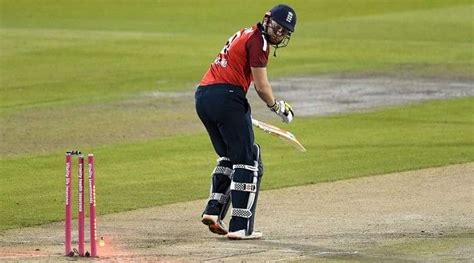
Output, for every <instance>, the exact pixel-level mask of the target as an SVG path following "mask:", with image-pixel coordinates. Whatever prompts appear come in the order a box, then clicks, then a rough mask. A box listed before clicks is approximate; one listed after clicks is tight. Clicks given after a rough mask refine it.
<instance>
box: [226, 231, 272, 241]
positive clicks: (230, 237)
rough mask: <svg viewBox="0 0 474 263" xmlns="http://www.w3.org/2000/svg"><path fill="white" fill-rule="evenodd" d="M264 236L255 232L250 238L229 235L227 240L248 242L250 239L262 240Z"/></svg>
mask: <svg viewBox="0 0 474 263" xmlns="http://www.w3.org/2000/svg"><path fill="white" fill-rule="evenodd" d="M262 236H263V234H262V232H253V233H252V234H251V235H249V236H240V235H236V236H234V235H232V234H230V235H229V234H228V235H227V238H228V239H230V240H248V239H260V238H261V237H262Z"/></svg>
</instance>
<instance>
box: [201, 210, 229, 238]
mask: <svg viewBox="0 0 474 263" xmlns="http://www.w3.org/2000/svg"><path fill="white" fill-rule="evenodd" d="M201 222H202V223H203V224H205V225H206V226H208V227H209V230H210V231H211V232H212V233H215V234H218V235H225V234H227V232H228V231H227V229H226V227H225V225H224V222H223V221H222V220H220V219H219V217H218V216H214V215H206V214H203V215H202V219H201Z"/></svg>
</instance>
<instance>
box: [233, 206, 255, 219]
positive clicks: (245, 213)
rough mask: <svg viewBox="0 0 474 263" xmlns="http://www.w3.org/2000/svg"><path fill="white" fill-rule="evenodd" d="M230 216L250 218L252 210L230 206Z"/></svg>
mask: <svg viewBox="0 0 474 263" xmlns="http://www.w3.org/2000/svg"><path fill="white" fill-rule="evenodd" d="M232 216H238V217H243V218H251V217H252V211H250V209H242V208H232Z"/></svg>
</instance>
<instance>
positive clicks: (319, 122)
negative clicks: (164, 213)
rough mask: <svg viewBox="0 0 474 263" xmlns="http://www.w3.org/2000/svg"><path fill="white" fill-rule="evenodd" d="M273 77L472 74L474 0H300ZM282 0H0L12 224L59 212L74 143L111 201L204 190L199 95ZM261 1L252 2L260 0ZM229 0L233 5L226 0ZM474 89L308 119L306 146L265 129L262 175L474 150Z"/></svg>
mask: <svg viewBox="0 0 474 263" xmlns="http://www.w3.org/2000/svg"><path fill="white" fill-rule="evenodd" d="M288 3H289V4H291V5H292V6H293V7H294V8H295V9H296V10H297V14H298V25H297V28H296V30H297V31H296V33H295V34H294V36H293V38H292V40H291V43H290V46H289V47H288V48H285V49H282V50H279V51H278V58H276V59H275V58H273V57H272V58H271V62H270V64H269V76H270V77H271V78H272V79H275V78H278V77H282V76H295V75H315V74H325V73H330V74H331V73H334V74H338V73H341V72H350V73H355V74H357V73H361V72H362V73H367V72H370V73H374V72H375V73H377V74H397V73H398V72H399V71H402V73H403V71H409V73H410V74H412V75H414V76H419V75H423V76H424V75H427V76H440V77H447V78H450V77H453V76H454V77H462V78H469V79H472V78H473V77H472V72H473V70H474V67H473V65H474V54H473V49H474V46H473V39H474V32H473V30H472V26H473V17H472V12H473V1H472V0H470V1H467V0H456V1H453V0H452V1H444V0H429V1H428V0H399V1H388V0H352V1H345V0H320V1H288ZM274 4H275V2H274V1H269V0H265V1H250V0H241V1H211V0H203V1H199V4H197V2H196V1H191V0H183V1H145V0H142V1H113V2H112V1H107V0H102V1H99V0H97V1H92V0H89V1H87V0H86V1H78V0H71V1H66V0H62V1H49V0H48V1H33V0H29V1H28V0H14V1H13V0H0V123H1V125H0V136H1V141H0V155H1V159H0V186H1V191H0V210H1V211H2V217H0V230H4V229H9V228H15V227H22V226H30V225H37V224H42V223H47V222H51V221H58V220H61V218H62V217H63V216H62V213H63V208H62V207H63V199H64V191H63V190H64V185H63V184H64V178H63V176H64V175H63V172H62V171H63V170H64V164H63V160H62V158H63V157H62V156H63V152H64V150H65V149H69V148H76V147H78V148H81V150H83V151H85V152H94V153H95V154H96V156H97V172H98V174H97V176H98V178H97V191H98V196H97V200H98V206H99V213H100V214H106V213H113V212H117V211H123V210H129V209H135V208H140V207H150V206H156V205H162V204H167V203H173V202H179V201H187V200H193V199H197V198H205V197H206V194H207V191H208V181H209V174H210V171H211V170H212V168H213V167H212V166H213V161H212V160H213V159H214V158H215V156H214V153H213V152H212V151H211V147H210V145H209V142H208V138H207V135H205V134H204V130H203V128H202V126H201V125H200V123H199V122H198V120H197V117H196V116H195V113H194V110H193V108H192V107H193V105H192V104H193V102H192V98H191V97H189V102H188V104H187V105H189V106H183V103H182V101H178V99H173V98H166V99H163V98H155V97H152V96H149V92H155V91H189V92H191V91H192V90H193V89H194V85H195V84H196V83H197V82H198V81H199V80H200V78H201V76H202V74H203V73H204V72H205V70H206V69H207V67H208V65H209V63H210V62H211V61H212V60H213V58H214V57H215V55H216V54H217V52H218V51H219V50H220V49H221V48H222V45H223V44H224V42H225V40H226V39H227V37H228V36H230V35H231V34H233V33H234V32H235V31H237V30H238V29H240V28H241V27H243V26H250V25H252V24H254V23H255V22H257V21H260V20H261V18H262V15H263V13H264V12H265V11H266V10H267V9H269V8H270V7H271V6H273V5H274ZM249 6H252V8H249ZM229 10H232V11H229ZM472 105H473V98H467V99H460V100H450V101H437V102H430V103H424V104H421V105H416V106H410V107H407V108H399V109H397V108H393V109H388V110H382V111H377V112H374V113H360V114H353V115H337V116H332V117H325V118H300V119H296V121H295V122H294V123H293V124H292V126H291V130H292V131H294V133H295V134H297V135H298V137H299V138H300V139H301V141H302V142H303V143H304V144H305V146H306V147H307V148H308V150H309V151H308V153H306V154H300V153H297V152H294V151H293V150H292V149H291V148H289V147H288V146H286V145H282V144H281V143H279V142H276V141H275V139H274V138H272V137H270V136H267V135H266V134H263V133H257V139H258V141H260V142H261V144H262V145H263V147H264V148H263V149H264V160H265V164H266V166H267V168H266V171H267V175H266V176H265V179H264V180H265V182H264V184H263V187H264V189H270V188H279V187H287V186H291V185H303V184H311V183H318V182H325V181H332V180H339V179H344V178H352V177H359V176H367V175H373V174H381V173H386V172H392V171H401V170H408V169H417V168H422V167H430V166H439V165H447V164H451V163H462V162H471V161H473V159H474V153H473V148H474V147H472V146H473V137H472V134H474V130H473V117H472V116H474V114H473V107H472Z"/></svg>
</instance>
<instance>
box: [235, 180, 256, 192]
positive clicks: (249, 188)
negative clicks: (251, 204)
mask: <svg viewBox="0 0 474 263" xmlns="http://www.w3.org/2000/svg"><path fill="white" fill-rule="evenodd" d="M230 190H237V191H242V192H249V193H255V192H257V184H254V183H238V182H234V181H232V182H231V183H230Z"/></svg>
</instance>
